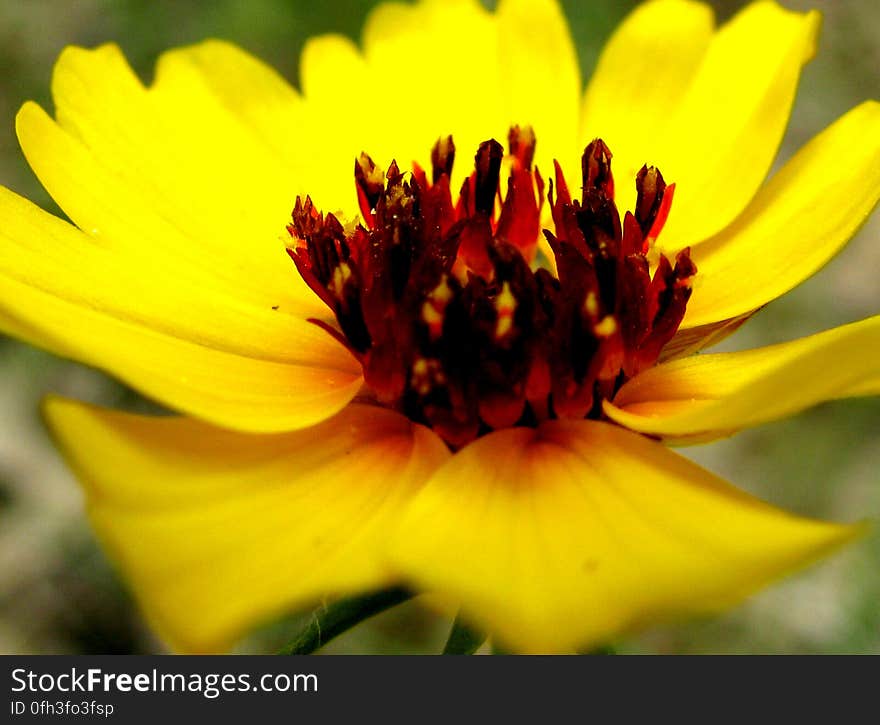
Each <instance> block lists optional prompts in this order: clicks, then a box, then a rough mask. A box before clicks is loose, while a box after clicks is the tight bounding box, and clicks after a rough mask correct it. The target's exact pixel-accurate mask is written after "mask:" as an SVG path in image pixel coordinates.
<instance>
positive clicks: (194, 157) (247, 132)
mask: <svg viewBox="0 0 880 725" xmlns="http://www.w3.org/2000/svg"><path fill="white" fill-rule="evenodd" d="M180 57H181V51H176V52H175V54H173V55H172V56H171V58H170V59H163V60H161V61H160V63H159V68H158V80H157V85H156V87H154V88H152V89H150V90H148V89H146V88H144V87H143V85H142V84H141V83H140V81H139V80H138V79H137V77H136V76H135V75H134V73H133V72H132V70H131V69H130V68H129V66H128V64H127V63H126V61H125V58H124V57H123V56H122V54H121V52H120V51H119V49H118V48H116V47H115V46H112V45H107V46H102V47H100V48H98V49H96V50H93V51H89V50H83V49H81V48H67V49H65V51H64V52H63V53H62V55H61V57H60V58H59V59H58V62H57V64H56V66H55V71H54V74H53V78H52V91H53V97H54V99H55V105H56V109H57V110H56V116H57V119H58V125H57V126H55V125H54V124H53V123H52V122H51V121H50V120H49V119H48V118H46V117H45V114H42V115H41V114H40V113H39V109H37V108H36V107H35V106H32V105H30V104H28V105H26V106H25V107H24V108H23V109H22V111H21V113H20V114H19V118H18V119H17V130H18V134H19V140H20V142H21V145H22V150H23V151H24V153H25V156H26V157H27V159H28V162H29V163H30V165H31V167H32V168H33V169H34V171H35V173H36V174H37V176H38V177H39V178H40V181H41V182H42V183H43V185H44V186H45V187H46V189H47V190H48V191H49V193H50V194H52V197H53V198H54V199H55V200H56V201H57V202H58V204H59V206H61V208H62V209H63V210H64V211H65V212H66V213H67V215H68V216H69V217H70V218H71V219H72V220H73V221H74V223H76V224H77V226H79V227H80V229H83V230H86V231H88V232H89V233H92V230H97V232H98V233H100V234H101V236H102V237H103V239H104V240H105V241H106V243H108V244H111V245H113V246H114V247H116V248H117V249H119V250H120V251H122V250H124V251H127V252H130V253H140V254H141V255H142V256H145V255H150V256H151V257H153V258H156V257H165V258H167V259H168V260H169V262H171V263H173V265H174V266H175V267H176V268H178V269H180V270H182V271H185V272H186V273H187V274H192V275H197V274H198V275H202V276H208V275H211V276H213V277H219V278H220V279H221V280H223V281H224V282H226V283H227V284H229V285H231V286H232V287H233V288H234V291H235V293H236V294H239V295H249V296H250V297H251V298H255V299H257V300H260V301H265V300H266V299H267V298H269V297H271V298H273V304H274V303H275V302H277V298H278V297H279V296H280V297H282V298H283V299H286V300H291V301H292V300H294V299H297V300H299V301H300V302H303V303H311V302H312V300H313V298H314V296H313V295H309V294H307V288H306V286H305V284H303V283H302V282H301V281H300V280H298V279H297V275H292V274H290V269H289V265H285V264H283V263H282V260H283V258H284V241H282V238H285V237H286V232H285V230H284V226H285V224H286V223H287V222H288V221H289V219H290V211H291V209H292V208H293V203H294V201H295V199H296V193H297V192H296V190H295V189H293V188H292V187H291V182H290V178H291V176H293V177H294V178H295V177H296V171H297V169H296V168H286V167H285V165H284V163H283V161H282V155H281V154H279V153H278V152H277V151H276V150H275V147H274V146H270V145H269V144H267V143H266V142H264V140H263V138H261V137H260V136H259V134H258V133H257V132H255V130H254V129H253V127H252V126H250V125H247V124H245V123H244V122H243V121H242V120H241V116H235V115H233V114H232V113H231V112H230V111H229V110H228V108H227V107H226V106H224V105H223V104H222V103H221V102H219V101H218V100H217V96H216V94H215V93H214V92H213V91H212V90H211V88H209V87H208V84H207V83H206V82H205V79H204V76H203V75H199V74H197V73H195V72H190V73H188V74H187V75H186V76H185V78H184V79H183V80H181V81H180V82H178V83H172V82H171V81H170V80H169V79H178V78H180V77H181V75H182V70H181V71H180V72H179V73H177V74H175V73H173V72H171V71H172V70H173V69H174V68H186V69H191V67H192V66H191V65H186V64H183V63H180V62H174V58H177V59H179V58H180ZM252 86H253V87H254V88H259V87H261V86H260V84H258V83H257V82H254V83H253V84H252ZM291 93H293V91H291ZM289 115H290V114H288V116H289Z"/></svg>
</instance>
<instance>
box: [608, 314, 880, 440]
mask: <svg viewBox="0 0 880 725" xmlns="http://www.w3.org/2000/svg"><path fill="white" fill-rule="evenodd" d="M878 381H880V316H877V317H871V318H868V319H867V320H862V321H861V322H855V323H852V324H850V325H844V326H843V327H837V328H834V329H832V330H827V331H826V332H822V333H819V334H818V335H812V336H810V337H805V338H802V339H800V340H794V341H792V342H785V343H782V344H779V345H772V346H770V347H762V348H758V349H756V350H747V351H745V352H730V353H716V354H712V355H697V356H694V357H689V358H682V359H679V360H674V361H672V362H668V363H665V364H663V365H658V366H657V367H654V368H650V369H648V370H646V371H645V372H644V373H641V374H639V375H637V376H636V377H635V378H633V379H632V380H631V381H629V382H628V383H626V384H625V385H624V386H623V387H622V388H621V389H620V391H619V392H618V393H617V396H616V397H615V398H614V403H613V404H612V403H608V402H606V403H605V413H606V415H608V417H609V418H611V419H612V420H614V421H616V422H617V423H619V424H620V425H624V426H626V427H627V428H631V429H632V430H636V431H639V432H642V433H649V434H652V435H659V436H663V437H664V438H669V439H672V440H674V441H681V442H694V441H699V442H703V441H705V440H710V439H712V438H717V437H721V436H724V435H728V434H730V433H731V432H733V431H735V430H738V429H740V428H745V427H748V426H754V425H759V424H761V423H766V422H767V421H771V420H775V419H777V418H782V417H785V416H788V415H793V414H794V413H797V412H798V411H800V410H803V409H804V408H808V407H809V406H811V405H816V404H817V403H821V402H823V401H825V400H831V399H834V398H844V397H850V396H854V395H870V394H876V393H877V392H878V388H880V383H878Z"/></svg>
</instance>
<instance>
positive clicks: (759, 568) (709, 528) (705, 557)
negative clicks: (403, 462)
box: [393, 421, 859, 652]
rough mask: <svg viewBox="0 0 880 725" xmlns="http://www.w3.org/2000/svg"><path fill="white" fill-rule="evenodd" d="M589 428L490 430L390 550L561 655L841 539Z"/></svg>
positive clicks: (642, 445) (419, 502)
mask: <svg viewBox="0 0 880 725" xmlns="http://www.w3.org/2000/svg"><path fill="white" fill-rule="evenodd" d="M858 531H859V529H858V527H847V526H837V525H833V524H827V523H820V522H816V521H810V520H806V519H800V518H796V517H794V516H791V515H788V514H786V513H784V512H781V511H779V510H776V509H774V508H772V507H770V506H768V505H766V504H763V503H761V502H760V501H757V500H755V499H753V498H750V497H749V496H746V495H745V494H743V493H741V492H739V491H737V490H736V489H734V488H732V487H730V486H729V485H727V484H726V483H724V482H723V481H721V480H720V479H718V478H716V477H715V476H712V475H711V474H709V473H708V472H706V471H704V470H703V469H701V468H699V467H698V466H696V465H695V464H693V463H691V462H689V461H687V460H685V459H683V458H681V457H679V456H677V455H675V454H674V453H672V452H671V451H669V450H668V449H666V448H665V447H664V446H662V445H660V444H658V443H655V442H653V441H649V440H647V439H645V438H642V437H640V436H637V435H633V434H631V433H628V432H626V431H624V430H621V429H620V428H616V427H614V426H611V425H608V424H606V423H598V422H592V421H552V422H549V423H545V424H543V425H542V426H541V428H540V429H538V430H534V429H528V428H513V429H508V430H504V431H499V432H497V433H493V434H490V435H488V436H486V437H484V438H481V439H479V440H477V441H476V442H475V443H473V444H471V445H469V446H468V447H466V448H465V449H463V450H461V451H459V452H458V453H457V454H456V455H455V456H454V457H453V459H452V460H451V461H450V462H449V463H447V464H446V465H445V466H443V467H442V468H441V469H440V470H439V471H437V473H436V474H435V475H434V476H433V478H432V479H431V480H430V482H429V483H428V484H427V485H426V486H425V488H424V489H422V491H421V492H420V493H419V495H418V496H417V497H416V499H415V500H414V502H413V504H412V506H411V508H410V509H409V510H408V511H407V513H406V516H405V518H404V520H403V523H402V525H401V527H400V529H399V531H398V533H397V535H396V536H395V538H394V540H393V544H394V548H393V558H394V561H395V562H396V563H397V565H398V566H400V567H401V571H402V572H403V573H404V574H406V576H407V577H408V578H409V579H410V580H411V581H413V582H414V583H415V584H416V585H417V586H418V587H420V588H424V589H429V590H436V591H437V592H439V593H441V594H444V595H448V596H450V597H455V598H457V599H459V600H460V601H461V603H462V609H463V611H464V613H465V614H466V615H467V616H469V617H470V618H471V619H472V621H474V622H475V623H476V624H477V625H478V626H480V627H483V628H485V629H486V630H487V631H489V632H490V633H491V634H492V635H493V636H496V637H498V638H499V639H500V640H501V641H502V642H503V643H505V644H507V645H508V646H512V647H514V648H516V649H519V650H522V651H527V652H541V651H565V650H571V649H573V648H575V647H590V646H593V645H597V644H601V643H603V642H606V641H608V640H609V639H612V638H614V637H616V636H617V635H619V634H621V633H623V632H626V631H628V630H631V629H633V628H636V627H640V626H643V625H645V624H647V623H651V622H654V621H656V620H658V619H665V618H668V617H675V616H680V615H683V614H692V613H702V612H707V611H712V610H717V609H720V608H723V607H726V606H729V605H731V604H734V603H736V602H738V601H739V600H741V599H742V598H743V597H745V596H746V595H748V594H749V593H751V592H752V591H754V590H755V589H757V588H758V587H760V586H762V585H764V584H766V583H768V582H769V581H771V580H772V579H775V578H777V577H779V576H781V575H782V574H785V573H787V572H789V571H791V570H792V569H796V568H798V567H801V566H803V565H804V564H806V563H808V562H810V561H812V560H814V559H816V558H817V557H819V556H821V555H823V554H825V553H827V552H829V551H830V550H832V549H833V548H835V547H837V546H839V545H841V544H843V543H844V542H846V541H848V540H850V539H851V538H852V537H853V536H854V535H856V534H857V533H858Z"/></svg>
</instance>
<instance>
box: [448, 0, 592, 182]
mask: <svg viewBox="0 0 880 725" xmlns="http://www.w3.org/2000/svg"><path fill="white" fill-rule="evenodd" d="M497 24H498V28H497V32H498V67H499V80H500V83H501V87H500V93H501V99H502V101H503V103H504V106H505V114H506V115H505V118H503V119H502V120H503V121H504V123H505V124H506V125H508V126H511V125H515V124H519V125H520V126H525V125H531V126H532V127H534V129H535V132H536V134H537V140H538V145H537V147H536V152H537V156H536V159H537V164H538V167H539V169H541V170H543V172H544V173H545V174H547V175H549V174H552V171H553V166H552V160H553V159H554V158H558V159H560V160H565V161H567V160H568V159H569V158H571V156H572V154H577V153H579V152H580V151H581V150H582V149H577V148H576V147H575V144H576V142H577V138H578V132H579V128H578V125H579V119H580V104H581V100H580V98H581V88H582V86H581V74H580V66H579V64H578V57H577V51H576V49H575V47H574V42H573V41H572V38H571V33H570V31H569V29H568V23H567V21H566V19H565V15H564V14H563V12H562V9H561V8H560V6H559V3H558V2H556V0H500V2H499V3H498V10H497ZM477 73H479V70H477ZM499 140H503V139H499ZM464 150H465V151H467V152H468V154H469V152H470V149H464ZM465 158H468V156H466V157H465ZM577 158H578V156H576V155H575V156H574V159H575V160H576V159H577Z"/></svg>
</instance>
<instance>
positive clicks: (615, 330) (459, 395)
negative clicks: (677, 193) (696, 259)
mask: <svg viewBox="0 0 880 725" xmlns="http://www.w3.org/2000/svg"><path fill="white" fill-rule="evenodd" d="M535 144H536V141H535V135H534V133H533V132H532V130H531V129H530V128H519V127H514V128H513V129H511V132H510V135H509V137H508V153H509V156H510V175H509V177H508V180H507V193H506V194H505V195H504V196H503V198H502V197H501V195H500V193H499V180H500V173H501V168H502V162H503V159H504V149H503V147H502V146H501V144H499V143H498V142H497V141H495V140H489V141H486V142H484V143H483V144H481V145H480V148H479V150H478V151H477V154H476V156H475V164H474V171H473V172H472V173H471V174H470V176H469V177H468V178H467V179H466V180H465V181H464V184H463V186H462V189H461V193H460V194H459V198H458V201H457V202H456V203H455V204H454V203H453V199H452V195H451V192H450V178H451V174H452V168H453V164H454V160H455V144H454V143H453V140H452V137H451V136H449V137H446V138H441V139H439V140H438V141H437V143H436V144H435V146H434V149H433V151H432V154H431V162H432V175H431V181H430V182H429V181H428V178H427V175H426V174H425V172H424V171H423V170H422V169H421V168H419V167H418V166H415V168H414V170H413V172H412V173H411V174H403V173H401V171H400V170H399V168H398V166H397V164H396V163H394V162H392V164H391V166H390V168H389V169H388V171H387V172H384V173H383V171H382V170H381V169H380V168H379V167H378V166H377V165H376V164H375V162H374V161H373V160H372V159H371V158H370V157H369V156H367V155H366V154H362V155H361V156H360V157H359V158H358V159H357V160H356V162H355V167H354V173H355V182H356V187H357V193H358V201H359V203H360V209H361V214H362V216H363V224H361V225H358V226H357V227H356V228H355V229H354V230H353V231H348V232H347V231H346V230H345V228H344V227H343V226H342V224H341V223H340V222H339V221H338V220H337V219H336V217H334V216H333V215H332V214H328V215H327V216H326V217H325V216H324V215H323V214H321V213H320V212H319V211H318V210H317V209H316V208H315V206H314V204H313V203H312V200H311V199H310V198H308V197H307V198H306V199H305V200H304V201H303V200H302V199H301V198H298V199H297V201H296V206H295V208H294V211H293V223H292V224H290V225H289V227H288V230H289V232H290V234H291V236H292V237H293V240H294V241H293V244H292V245H291V247H290V249H289V250H288V251H289V253H290V256H291V257H292V259H293V260H294V262H295V264H296V266H297V269H298V270H299V272H300V274H301V275H302V277H303V279H304V280H305V281H306V282H307V283H308V284H309V286H310V287H311V288H312V289H313V290H314V291H315V293H316V294H317V295H318V296H319V297H320V298H321V299H322V300H323V301H324V302H325V304H327V306H328V307H329V308H330V309H331V310H332V311H333V313H334V315H335V317H336V320H337V323H338V325H339V330H338V331H333V330H332V328H329V326H328V325H327V324H326V323H319V324H321V325H322V327H324V328H325V329H328V328H329V329H331V331H333V333H334V334H335V335H336V337H337V338H338V339H340V340H342V341H343V342H344V344H346V346H347V347H348V348H349V349H350V350H351V351H352V353H353V354H355V355H356V356H357V358H358V359H359V360H360V362H361V364H362V366H363V369H364V377H365V380H366V383H367V385H369V387H370V388H371V389H372V390H373V392H374V394H375V396H376V398H377V400H378V401H379V402H381V403H383V404H385V405H389V406H393V407H396V408H398V409H399V410H401V411H403V412H404V413H405V414H406V415H408V416H409V417H410V418H412V419H413V420H416V421H418V422H421V423H424V424H427V425H429V426H431V427H432V428H434V429H435V430H436V431H437V432H438V433H439V434H440V435H441V436H442V437H443V438H444V439H445V440H446V441H447V442H448V443H449V445H451V446H452V447H459V446H462V445H464V444H466V443H467V442H469V441H470V440H472V439H474V438H475V437H477V436H478V435H481V434H482V433H485V432H488V431H490V430H494V429H498V428H505V427H509V426H513V425H534V424H537V422H538V421H539V420H542V419H545V418H547V417H575V418H583V417H598V416H599V415H601V402H602V400H603V399H604V398H608V397H611V396H613V395H614V393H615V392H616V390H617V389H618V388H619V386H620V385H621V384H622V383H623V382H624V381H625V380H627V379H629V378H631V377H632V376H633V375H635V374H637V373H638V372H639V371H640V370H643V369H644V368H646V367H648V366H650V365H653V364H654V363H655V362H656V360H657V358H658V356H659V354H660V351H661V349H662V348H663V346H664V345H665V344H666V343H667V342H668V341H669V340H670V339H671V337H672V336H673V335H674V334H675V332H676V330H677V329H678V326H679V324H680V322H681V320H682V318H683V316H684V311H685V306H686V304H687V300H688V298H689V297H690V294H691V278H692V277H693V275H694V274H695V273H696V268H695V267H694V265H693V263H692V262H691V260H690V254H689V250H687V249H685V250H683V251H682V252H680V253H679V254H678V255H677V257H676V260H675V263H674V264H672V263H671V262H670V261H669V260H668V259H667V258H666V257H665V256H663V255H659V256H658V262H657V265H656V268H655V269H654V271H653V274H652V273H651V269H650V265H649V263H648V258H647V254H648V252H649V250H650V249H651V247H652V246H653V244H654V242H655V241H656V239H657V237H658V235H659V234H660V232H661V230H662V227H663V224H664V222H665V220H666V217H667V216H668V213H669V209H670V205H671V202H672V197H673V191H674V185H669V186H667V185H666V183H665V181H664V180H663V176H662V175H661V174H660V172H659V170H657V169H655V168H653V167H643V168H642V170H641V171H640V172H639V174H638V176H637V177H636V188H637V192H638V195H637V201H636V208H635V210H634V213H633V212H627V213H626V214H625V216H624V218H623V221H622V222H621V218H620V215H619V213H618V211H617V207H616V205H615V203H614V178H613V175H612V173H611V158H612V154H611V151H610V150H609V149H608V147H607V146H606V145H605V144H604V143H603V142H602V141H601V140H600V139H596V140H595V141H593V142H592V143H591V144H590V145H589V146H587V148H586V150H585V151H584V154H583V157H582V169H581V170H582V181H583V192H582V196H581V200H580V201H572V199H571V195H570V193H569V190H568V186H567V184H566V182H565V179H564V177H563V174H562V170H561V168H560V167H559V165H558V164H555V178H554V180H553V181H551V183H550V190H549V202H550V206H551V212H552V217H553V221H554V226H555V232H553V233H551V232H549V231H545V232H544V235H545V237H546V238H547V241H548V242H549V245H550V248H551V250H552V253H553V255H554V257H555V262H556V268H557V270H558V277H554V276H553V275H552V274H551V273H550V272H549V271H548V270H547V269H544V268H533V265H532V263H533V261H534V259H535V256H536V251H537V246H538V245H537V243H538V237H539V234H540V228H541V224H540V219H541V208H542V207H543V204H544V182H543V179H542V177H541V175H540V173H539V171H538V169H537V168H535V167H534V166H533V159H534V151H535ZM554 192H555V195H554Z"/></svg>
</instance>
